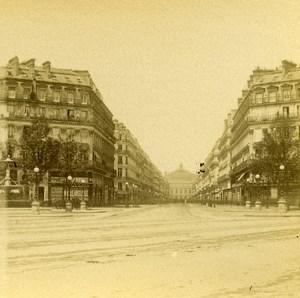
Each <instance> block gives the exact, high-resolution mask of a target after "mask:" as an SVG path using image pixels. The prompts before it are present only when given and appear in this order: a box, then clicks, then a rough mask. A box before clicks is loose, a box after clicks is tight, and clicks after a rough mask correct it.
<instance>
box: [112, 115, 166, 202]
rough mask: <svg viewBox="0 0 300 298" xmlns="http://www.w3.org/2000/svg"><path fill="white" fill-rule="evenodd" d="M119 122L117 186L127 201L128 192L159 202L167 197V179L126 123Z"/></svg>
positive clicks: (134, 196) (117, 123) (132, 196)
mask: <svg viewBox="0 0 300 298" xmlns="http://www.w3.org/2000/svg"><path fill="white" fill-rule="evenodd" d="M114 123H115V138H116V140H117V141H116V144H115V170H116V173H117V177H116V179H115V189H116V191H117V198H118V199H119V201H120V202H123V201H124V200H125V199H126V197H127V196H128V197H129V198H130V199H131V200H133V199H135V200H137V199H138V200H139V202H140V203H152V202H159V201H162V200H163V199H164V198H165V189H166V182H165V180H164V179H163V177H162V174H161V173H160V171H159V170H158V169H157V168H156V166H155V165H154V164H153V163H152V162H151V160H150V158H149V156H148V155H147V154H146V153H145V151H144V150H143V149H142V148H141V146H140V145H139V143H138V141H137V139H136V138H135V137H134V135H133V134H132V133H131V132H130V130H129V129H128V128H127V127H126V126H125V125H124V123H122V122H120V121H118V120H114Z"/></svg>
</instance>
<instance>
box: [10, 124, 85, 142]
mask: <svg viewBox="0 0 300 298" xmlns="http://www.w3.org/2000/svg"><path fill="white" fill-rule="evenodd" d="M20 129H22V128H21V127H17V126H14V125H9V126H8V137H9V138H15V137H16V134H19V135H20V134H21V130H20ZM49 135H50V136H51V137H54V138H58V137H64V136H70V137H74V140H75V141H78V142H81V143H87V142H89V132H88V130H86V129H81V130H79V129H74V128H59V127H53V128H51V131H50V134H49Z"/></svg>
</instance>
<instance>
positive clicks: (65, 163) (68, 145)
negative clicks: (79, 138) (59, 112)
mask: <svg viewBox="0 0 300 298" xmlns="http://www.w3.org/2000/svg"><path fill="white" fill-rule="evenodd" d="M88 160H89V146H87V145H86V144H79V143H77V142H75V141H74V139H72V138H71V137H68V138H67V139H65V140H60V152H59V155H58V167H57V170H58V171H59V172H60V174H61V175H62V176H64V177H67V176H68V175H72V176H75V175H76V172H78V171H84V170H86V169H87V167H88Z"/></svg>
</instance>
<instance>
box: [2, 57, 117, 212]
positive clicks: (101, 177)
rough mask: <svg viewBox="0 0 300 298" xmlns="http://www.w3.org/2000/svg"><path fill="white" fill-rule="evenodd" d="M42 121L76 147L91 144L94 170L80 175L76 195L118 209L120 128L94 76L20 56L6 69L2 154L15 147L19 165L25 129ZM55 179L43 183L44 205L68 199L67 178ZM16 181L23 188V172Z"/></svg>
mask: <svg viewBox="0 0 300 298" xmlns="http://www.w3.org/2000/svg"><path fill="white" fill-rule="evenodd" d="M40 116H42V117H45V118H46V119H47V120H48V122H49V125H50V127H51V134H50V136H52V137H54V138H58V137H61V138H65V137H67V136H71V137H72V138H73V139H74V140H75V141H76V142H78V143H80V144H88V145H89V148H90V153H89V154H90V156H89V165H88V166H89V170H88V171H87V172H86V173H77V177H75V178H76V179H75V181H74V192H73V193H72V195H74V196H77V197H82V196H83V195H84V196H85V199H86V200H88V204H89V205H92V206H99V205H109V204H112V203H113V197H114V189H113V187H114V185H113V179H114V177H115V171H114V144H115V138H114V123H113V120H112V113H111V112H110V110H109V109H108V108H107V107H106V105H105V104H104V102H103V98H102V95H101V93H100V92H99V90H98V89H97V87H96V86H95V84H94V82H93V80H92V78H91V76H90V74H89V72H88V71H86V70H84V71H81V70H71V69H59V68H53V67H52V66H51V63H50V62H49V61H47V62H45V63H43V64H42V66H36V65H35V60H34V59H30V60H27V61H25V62H19V59H18V57H15V58H13V59H11V60H10V61H9V63H8V64H7V66H5V67H1V68H0V130H1V131H0V135H1V139H0V150H1V151H5V150H7V145H8V144H9V146H10V148H11V150H12V152H11V155H12V156H11V157H12V158H14V159H15V160H17V159H18V157H19V152H18V147H17V144H18V141H19V138H20V136H21V134H22V131H23V128H24V127H25V126H28V125H30V124H31V122H32V120H33V119H35V118H36V117H40ZM13 172H14V171H12V175H14V173H13ZM55 175H56V174H55V172H54V173H50V175H49V177H48V178H46V179H45V181H44V182H43V183H42V185H41V192H40V194H41V196H42V197H40V199H41V200H43V201H51V200H53V199H59V198H61V197H62V196H63V193H62V192H63V191H62V185H63V179H62V178H61V177H56V176H55ZM15 179H16V180H17V181H18V182H19V183H21V180H22V169H17V170H15ZM84 191H85V193H84Z"/></svg>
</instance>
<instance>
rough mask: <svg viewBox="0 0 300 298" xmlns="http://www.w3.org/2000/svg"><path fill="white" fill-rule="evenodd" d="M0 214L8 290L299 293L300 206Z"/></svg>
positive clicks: (15, 293) (21, 293)
mask: <svg viewBox="0 0 300 298" xmlns="http://www.w3.org/2000/svg"><path fill="white" fill-rule="evenodd" d="M0 214H1V218H2V228H3V229H2V238H1V245H2V248H4V249H3V251H2V254H1V256H2V261H4V263H6V267H5V268H6V269H3V268H4V267H3V266H2V280H1V282H2V291H4V292H5V295H0V296H1V297H9V298H10V297H22V298H25V297H30V298H33V297H39V298H43V297H89V298H92V297H93V298H95V297H99V298H100V297H101V298H102V297H104V298H106V297H108V298H110V297H122V298H123V297H139V298H140V297H141V298H143V297H152V298H153V297H172V298H173V297H248V296H249V297H299V295H300V282H299V280H300V212H299V211H290V212H289V213H286V214H281V213H278V212H277V210H276V209H275V208H274V209H272V208H271V209H270V210H262V211H255V210H246V209H245V208H244V207H230V206H217V207H216V208H209V207H206V206H202V205H197V204H193V205H192V204H177V205H161V206H159V205H153V206H141V207H139V208H133V207H130V208H103V209H95V210H89V211H86V212H79V211H75V212H73V213H72V214H71V215H69V214H66V213H64V212H62V211H58V210H56V211H52V210H50V209H43V210H41V213H40V215H33V214H31V211H30V210H29V209H1V210H0ZM5 247H6V248H5ZM2 264H3V262H2Z"/></svg>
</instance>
